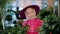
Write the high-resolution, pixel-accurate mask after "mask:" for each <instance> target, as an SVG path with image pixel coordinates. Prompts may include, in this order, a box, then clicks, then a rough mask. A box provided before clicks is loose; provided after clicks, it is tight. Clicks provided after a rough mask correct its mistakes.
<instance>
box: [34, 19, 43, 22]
mask: <svg viewBox="0 0 60 34" xmlns="http://www.w3.org/2000/svg"><path fill="white" fill-rule="evenodd" d="M35 20H36V21H39V22H43V20H41V19H39V18H35Z"/></svg>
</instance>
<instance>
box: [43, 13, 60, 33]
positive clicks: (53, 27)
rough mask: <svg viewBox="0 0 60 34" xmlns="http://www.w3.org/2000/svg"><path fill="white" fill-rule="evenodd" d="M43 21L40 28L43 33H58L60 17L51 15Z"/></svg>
mask: <svg viewBox="0 0 60 34" xmlns="http://www.w3.org/2000/svg"><path fill="white" fill-rule="evenodd" d="M43 20H44V24H43V27H42V28H43V30H44V31H45V34H50V32H51V33H52V34H57V33H60V27H59V26H60V17H58V16H56V15H55V14H51V15H48V16H46V17H45V18H44V19H43ZM57 29H58V30H57ZM57 31H58V32H57Z"/></svg>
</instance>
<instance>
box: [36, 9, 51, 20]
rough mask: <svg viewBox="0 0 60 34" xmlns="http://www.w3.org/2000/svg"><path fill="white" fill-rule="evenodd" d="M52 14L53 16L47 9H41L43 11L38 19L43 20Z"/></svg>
mask: <svg viewBox="0 0 60 34" xmlns="http://www.w3.org/2000/svg"><path fill="white" fill-rule="evenodd" d="M50 14H52V13H51V12H50V11H49V10H47V9H46V8H44V9H41V11H40V12H39V14H38V15H37V17H38V18H40V19H43V18H45V17H46V16H48V15H50Z"/></svg>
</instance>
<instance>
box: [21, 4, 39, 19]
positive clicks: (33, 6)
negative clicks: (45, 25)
mask: <svg viewBox="0 0 60 34" xmlns="http://www.w3.org/2000/svg"><path fill="white" fill-rule="evenodd" d="M27 8H34V9H35V11H36V15H37V14H38V13H39V11H40V7H39V6H37V5H30V6H27V7H25V8H24V9H23V10H21V12H20V16H21V18H23V19H26V16H25V11H26V9H27Z"/></svg>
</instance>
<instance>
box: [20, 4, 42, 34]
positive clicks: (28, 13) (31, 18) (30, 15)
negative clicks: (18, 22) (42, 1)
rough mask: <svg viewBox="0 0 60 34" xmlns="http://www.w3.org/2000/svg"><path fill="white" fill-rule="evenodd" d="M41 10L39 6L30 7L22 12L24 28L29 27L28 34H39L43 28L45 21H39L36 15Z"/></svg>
mask: <svg viewBox="0 0 60 34" xmlns="http://www.w3.org/2000/svg"><path fill="white" fill-rule="evenodd" d="M39 11H40V8H39V6H37V5H30V6H27V7H26V8H24V9H23V10H22V11H21V12H20V16H21V18H24V19H26V20H24V22H23V23H22V26H23V27H25V26H26V25H28V26H29V28H28V29H27V34H38V32H39V31H38V30H39V28H40V27H41V26H42V23H43V21H42V20H40V19H38V18H37V17H36V15H37V14H38V13H39Z"/></svg>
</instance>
